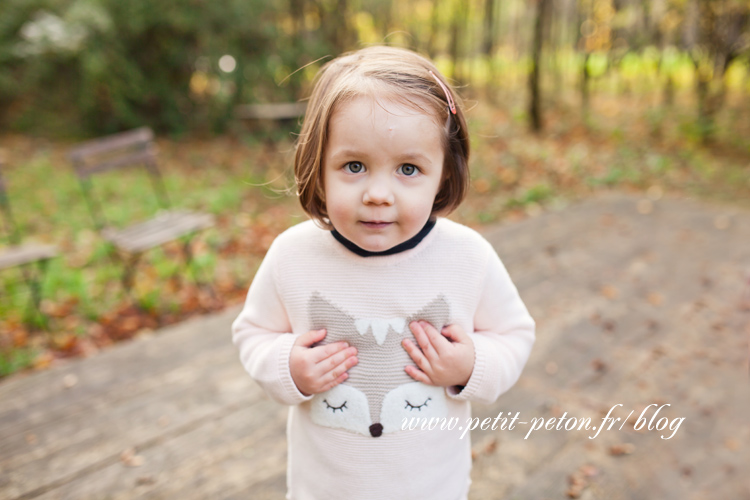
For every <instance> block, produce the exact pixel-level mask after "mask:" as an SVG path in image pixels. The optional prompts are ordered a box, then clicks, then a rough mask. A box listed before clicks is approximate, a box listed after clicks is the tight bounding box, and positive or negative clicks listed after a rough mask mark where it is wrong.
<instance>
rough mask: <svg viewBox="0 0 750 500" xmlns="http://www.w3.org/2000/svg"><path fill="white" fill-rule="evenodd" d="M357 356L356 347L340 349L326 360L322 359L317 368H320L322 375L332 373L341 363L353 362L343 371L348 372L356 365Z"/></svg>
mask: <svg viewBox="0 0 750 500" xmlns="http://www.w3.org/2000/svg"><path fill="white" fill-rule="evenodd" d="M356 355H357V348H356V347H347V348H346V349H342V350H340V351H337V352H335V353H334V354H331V355H330V356H328V357H327V358H324V359H323V360H321V361H320V362H319V363H318V366H319V367H320V368H322V370H323V372H324V373H328V372H332V371H334V370H335V369H336V368H337V367H339V366H340V365H342V364H343V363H346V362H347V361H350V360H355V361H354V362H353V364H351V365H350V366H348V367H347V368H346V369H345V370H344V371H346V370H348V369H349V368H351V367H352V366H354V365H355V364H357V363H356V360H357V358H356V357H355V356H356Z"/></svg>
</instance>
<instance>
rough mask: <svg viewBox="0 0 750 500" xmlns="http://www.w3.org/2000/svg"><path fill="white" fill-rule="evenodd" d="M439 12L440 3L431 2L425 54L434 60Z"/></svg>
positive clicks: (437, 1) (438, 27) (435, 0)
mask: <svg viewBox="0 0 750 500" xmlns="http://www.w3.org/2000/svg"><path fill="white" fill-rule="evenodd" d="M439 12H440V1H439V0H434V1H433V2H432V12H430V38H429V39H428V40H427V53H428V54H429V55H430V58H432V59H434V58H435V56H436V55H437V47H436V46H435V45H436V40H437V34H438V32H439V30H440V24H439V23H440V18H439V17H438V13H439Z"/></svg>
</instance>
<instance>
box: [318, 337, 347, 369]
mask: <svg viewBox="0 0 750 500" xmlns="http://www.w3.org/2000/svg"><path fill="white" fill-rule="evenodd" d="M348 347H349V344H347V343H346V342H334V343H332V344H326V345H319V346H317V347H313V348H312V349H310V353H311V355H312V357H311V358H310V359H311V361H312V362H313V363H315V364H316V365H317V364H318V363H321V362H322V361H323V360H325V359H328V358H329V357H331V356H333V355H335V354H337V353H339V352H341V351H343V350H345V349H347V348H348Z"/></svg>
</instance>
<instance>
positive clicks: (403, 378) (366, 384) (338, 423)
mask: <svg viewBox="0 0 750 500" xmlns="http://www.w3.org/2000/svg"><path fill="white" fill-rule="evenodd" d="M308 311H309V318H310V325H311V327H312V329H314V330H318V329H321V328H325V329H326V330H327V335H326V338H325V339H324V341H323V342H321V344H328V343H332V342H339V341H346V342H348V343H349V345H351V346H354V347H356V348H357V357H358V358H359V363H358V364H357V365H356V366H354V367H352V368H351V369H349V378H348V379H347V380H346V381H345V382H344V383H342V384H339V385H337V386H336V387H334V388H333V389H331V390H329V391H326V392H324V393H321V394H318V395H316V396H315V397H314V398H313V399H312V400H311V402H310V404H311V410H310V413H311V418H312V420H313V422H315V423H316V424H318V425H322V426H325V427H332V428H339V429H345V430H348V431H351V432H356V433H359V434H363V435H366V436H372V437H379V436H380V435H382V434H383V433H387V432H395V431H398V430H401V428H402V425H403V422H404V419H407V420H408V419H410V418H411V417H420V418H427V419H429V418H432V417H436V418H441V417H445V416H446V415H447V407H446V396H445V389H444V388H442V387H435V386H430V385H427V384H423V383H421V382H416V381H415V380H414V379H413V378H411V377H410V376H409V375H408V374H407V373H406V371H405V370H404V367H405V366H407V365H409V364H413V361H412V359H411V358H410V357H409V354H408V353H407V352H406V350H405V349H404V348H403V346H402V345H401V342H402V340H403V339H405V338H409V339H411V340H412V341H413V342H414V343H415V344H416V340H415V339H414V335H413V334H412V333H411V330H410V328H409V323H410V322H412V321H416V320H424V321H428V322H429V323H430V324H432V325H433V326H434V327H435V328H436V329H437V330H438V331H440V330H442V328H443V326H445V325H446V324H448V319H449V318H450V308H449V306H448V302H447V301H446V300H445V297H443V296H442V295H439V296H437V297H436V298H435V299H433V300H432V301H431V302H430V303H429V304H427V305H426V306H425V307H423V308H422V309H421V310H419V311H418V312H416V313H414V314H412V315H410V316H408V317H402V318H399V317H396V318H355V317H354V316H352V315H351V314H348V313H347V312H345V311H343V310H342V309H341V308H340V307H337V306H335V305H333V304H332V303H331V302H330V301H329V300H327V299H325V298H323V297H322V296H321V295H320V294H319V293H317V292H315V293H313V295H312V296H311V297H310V301H309V303H308Z"/></svg>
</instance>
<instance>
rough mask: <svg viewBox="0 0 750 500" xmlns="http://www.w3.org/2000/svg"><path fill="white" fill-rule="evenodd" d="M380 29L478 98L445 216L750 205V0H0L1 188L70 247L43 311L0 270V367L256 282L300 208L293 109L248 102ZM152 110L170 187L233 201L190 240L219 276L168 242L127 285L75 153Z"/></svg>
mask: <svg viewBox="0 0 750 500" xmlns="http://www.w3.org/2000/svg"><path fill="white" fill-rule="evenodd" d="M371 44H388V45H395V46H401V47H407V48H411V49H414V50H416V51H419V52H421V53H423V54H425V55H428V56H429V57H431V58H432V59H433V60H434V61H435V62H436V64H437V66H438V67H439V68H440V70H441V71H442V72H443V73H444V74H445V75H446V77H448V78H449V79H450V80H451V81H452V82H453V83H454V85H455V86H456V87H457V88H458V89H459V92H460V93H461V94H462V95H463V97H464V99H465V101H466V105H467V109H468V118H469V126H470V129H471V130H470V131H471V134H472V148H473V151H472V161H471V168H472V192H471V194H470V196H469V197H468V199H467V201H466V202H465V203H464V205H462V207H461V208H460V209H459V210H458V211H457V212H455V213H454V214H453V215H452V218H454V219H456V220H459V221H461V222H463V223H465V224H468V225H471V226H473V227H477V228H479V229H481V228H483V227H485V226H487V225H488V224H493V223H497V222H501V221H513V220H518V219H521V218H526V217H533V216H535V215H537V214H539V213H542V212H544V211H546V210H558V209H560V208H562V207H564V206H566V205H567V204H569V203H571V202H572V201H574V200H576V199H580V198H584V197H586V196H590V195H591V194H593V193H596V192H599V191H602V190H613V189H615V190H623V191H629V192H637V193H638V194H639V195H640V196H642V197H643V201H644V203H643V204H642V205H639V207H640V208H639V210H640V209H642V210H643V211H648V210H650V209H649V203H650V202H652V201H655V200H658V199H659V198H661V197H662V196H671V195H680V196H681V195H687V196H692V197H699V198H707V199H711V200H714V201H721V202H724V203H731V204H738V205H743V206H748V205H750V203H749V202H750V119H748V116H750V106H748V96H749V95H750V68H749V65H750V1H748V0H716V1H713V0H537V1H531V2H525V1H520V0H507V1H502V2H501V1H499V0H436V1H432V2H431V1H427V0H404V1H398V2H397V1H393V0H281V1H276V0H274V1H262V0H214V1H205V0H162V1H158V2H147V1H145V0H130V1H127V2H121V1H116V0H3V2H2V3H0V155H1V157H2V158H3V159H4V162H5V163H4V165H3V166H2V167H1V168H2V175H3V178H4V181H5V187H6V190H7V200H8V201H9V204H10V206H11V207H12V209H13V218H14V222H15V224H16V226H17V228H18V232H19V233H20V234H21V235H22V237H23V240H24V241H33V242H40V243H45V244H53V245H56V246H57V248H58V249H59V250H60V253H59V255H58V257H56V258H54V259H51V260H50V261H49V265H48V267H47V272H46V273H45V274H44V275H43V277H42V278H43V279H41V280H40V283H41V285H40V292H41V302H40V306H39V309H40V310H41V314H37V313H35V312H34V311H33V310H32V309H33V308H30V307H29V306H28V305H29V302H30V299H31V298H32V293H31V291H30V289H29V287H28V285H27V280H26V279H25V275H24V272H25V271H24V270H23V269H19V268H10V269H3V270H2V271H0V377H2V376H5V375H8V374H11V373H13V372H16V371H18V370H22V369H25V368H28V367H36V368H43V367H45V366H48V365H49V364H50V363H52V362H53V361H54V360H55V359H57V358H60V357H69V356H81V355H88V354H90V353H93V352H96V351H97V350H98V349H100V348H102V347H104V346H107V345H109V344H111V343H113V342H116V341H118V340H122V339H127V338H131V337H133V336H136V335H143V334H148V333H149V332H151V331H153V330H155V329H157V328H159V327H161V326H163V325H166V324H169V323H173V322H176V321H179V320H181V319H184V318H186V317H188V316H190V315H194V314H200V313H205V312H208V311H213V310H217V309H221V308H224V307H226V306H227V305H230V304H236V303H239V302H240V301H242V298H243V297H244V293H245V291H246V289H247V286H248V285H249V283H250V280H251V279H252V276H253V274H254V272H255V269H256V268H257V265H258V264H259V262H260V260H261V259H262V257H263V255H264V253H265V251H266V250H267V248H268V246H269V245H270V243H271V241H273V238H274V237H275V236H276V235H277V234H278V233H279V232H281V231H283V230H284V229H285V228H287V227H289V226H290V225H292V224H294V223H297V222H300V221H302V220H304V216H303V214H302V212H301V210H300V209H299V208H298V206H297V202H296V199H295V197H294V196H293V193H294V189H293V183H292V177H291V175H290V168H291V166H292V156H293V149H294V139H295V133H296V132H297V131H298V129H299V123H300V119H299V118H298V117H296V116H285V117H277V118H273V117H271V118H269V117H266V118H263V116H261V115H258V114H257V113H252V112H248V111H247V110H248V108H247V106H248V105H257V104H283V103H295V102H300V101H304V99H305V98H306V97H307V96H308V95H309V92H310V83H311V81H312V78H313V76H314V75H315V73H316V71H317V70H318V69H319V68H320V66H321V65H322V64H324V63H325V62H326V61H328V60H330V59H331V58H332V57H334V56H336V55H338V54H340V53H342V52H345V51H348V50H354V49H357V48H360V47H363V46H367V45H371ZM250 109H252V108H250ZM143 126H146V127H150V128H151V129H153V130H154V131H155V132H156V133H157V137H158V138H157V144H158V149H159V166H160V168H161V170H162V175H163V178H164V182H165V185H166V190H167V191H168V192H169V194H170V198H171V200H172V203H173V204H174V205H175V206H177V207H181V208H186V209H190V210H200V211H204V212H209V213H211V214H213V216H214V217H215V219H216V225H215V226H214V227H213V228H211V229H209V230H207V231H203V232H201V233H200V234H199V235H198V236H197V237H196V238H194V239H193V250H194V264H195V267H196V268H197V271H198V272H199V273H200V275H201V276H204V277H206V280H207V281H208V283H209V284H210V287H208V290H207V289H206V287H200V286H197V285H195V284H194V283H192V282H191V281H190V280H187V279H183V278H184V274H185V270H184V268H183V267H182V266H181V265H180V258H181V254H180V242H175V243H174V244H168V245H165V246H163V247H161V248H157V249H155V250H153V251H151V252H148V254H147V255H146V256H144V258H143V259H142V260H141V262H140V263H139V265H138V268H137V272H136V273H135V280H134V286H133V289H134V292H135V293H134V294H133V296H128V295H127V294H125V293H124V291H123V288H122V286H121V283H120V280H119V275H120V273H121V271H122V269H121V265H119V264H118V262H117V261H116V260H113V259H112V258H111V252H112V248H111V247H110V245H109V244H108V243H106V242H105V241H104V240H103V239H102V238H101V236H100V235H99V233H98V232H97V231H96V229H95V226H94V223H93V221H92V217H91V214H90V213H89V210H88V208H87V206H86V203H85V200H84V198H83V195H82V191H81V186H80V185H79V182H78V180H77V179H76V176H75V175H74V171H73V168H72V166H71V164H70V161H69V159H68V158H67V156H66V154H67V152H68V151H69V150H70V149H71V148H72V147H74V146H75V145H76V144H78V143H80V142H81V141H85V140H90V139H95V138H100V137H103V136H106V135H108V134H112V133H116V132H121V131H125V130H129V129H133V128H136V127H143ZM102 177H103V178H102V179H101V180H98V179H97V183H96V185H95V186H94V188H95V189H97V190H98V192H99V193H100V195H101V196H103V197H104V198H105V199H106V200H107V201H108V203H107V205H108V207H107V208H108V209H109V210H110V213H109V218H110V219H111V220H112V221H113V222H114V223H115V224H125V223H126V222H127V221H132V220H138V219H141V218H143V217H146V216H148V215H149V214H153V213H154V212H155V211H156V210H157V209H158V201H157V200H156V199H155V198H154V197H153V193H151V191H150V187H149V185H148V182H149V180H148V178H147V177H146V176H144V175H142V172H138V171H136V170H133V171H130V170H128V171H120V170H118V171H116V172H112V173H111V175H109V174H108V175H107V176H102ZM110 201H111V207H110V206H109V205H110ZM717 224H721V222H720V221H719V222H717ZM5 236H6V235H5V234H4V233H0V245H4V246H0V249H2V248H8V247H9V246H10V243H12V242H9V240H7V239H3V238H4V237H5ZM26 271H29V270H28V269H27V270H26ZM32 271H33V269H32Z"/></svg>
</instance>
